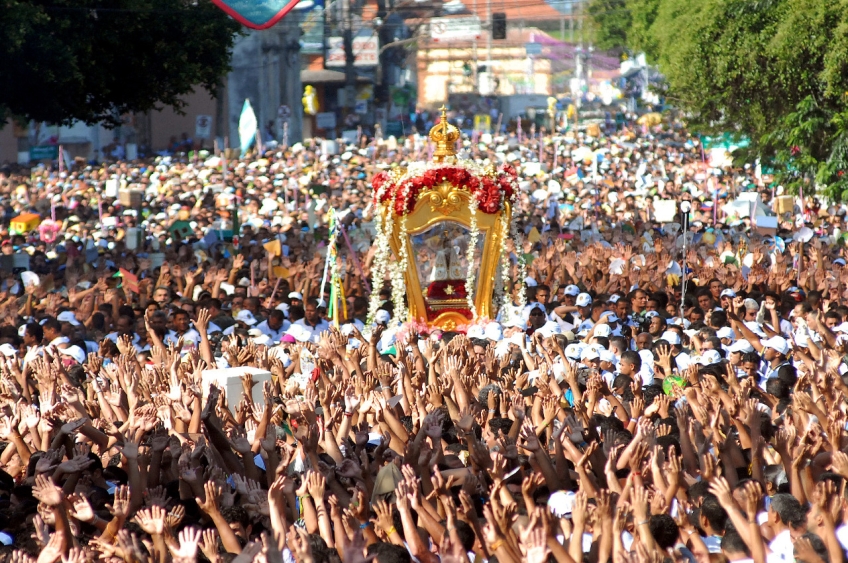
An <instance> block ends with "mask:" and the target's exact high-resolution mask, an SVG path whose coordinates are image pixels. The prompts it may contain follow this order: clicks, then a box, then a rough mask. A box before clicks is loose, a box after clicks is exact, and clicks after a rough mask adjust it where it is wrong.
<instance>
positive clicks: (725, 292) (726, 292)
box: [719, 288, 736, 297]
mask: <svg viewBox="0 0 848 563" xmlns="http://www.w3.org/2000/svg"><path fill="white" fill-rule="evenodd" d="M719 297H736V292H735V291H733V290H732V289H730V288H727V289H724V290H722V292H721V295H719Z"/></svg>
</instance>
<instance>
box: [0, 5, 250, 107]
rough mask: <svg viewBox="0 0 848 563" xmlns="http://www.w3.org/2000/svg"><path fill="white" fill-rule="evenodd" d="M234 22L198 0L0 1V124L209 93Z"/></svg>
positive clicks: (225, 62) (222, 69) (223, 67)
mask: <svg viewBox="0 0 848 563" xmlns="http://www.w3.org/2000/svg"><path fill="white" fill-rule="evenodd" d="M239 28H240V26H239V25H238V24H237V23H236V22H234V21H233V20H232V19H230V18H229V16H227V15H226V14H224V13H223V12H222V11H221V10H219V9H218V8H216V7H215V6H213V5H212V3H211V2H209V1H208V0H198V1H197V2H192V1H190V0H3V1H2V3H0V37H2V38H3V41H2V42H0V84H2V85H3V87H2V88H0V122H2V121H3V120H4V119H5V118H7V117H9V116H18V117H24V118H27V119H34V120H36V121H47V122H51V123H68V122H70V121H73V120H77V119H78V120H82V121H85V122H88V123H94V122H97V121H107V122H111V123H114V122H115V120H116V119H117V118H118V116H120V114H122V113H127V112H135V111H147V110H152V109H158V108H161V107H163V106H173V107H174V108H175V109H177V110H179V109H180V108H182V107H184V105H185V104H184V102H183V101H182V99H181V98H182V96H184V95H186V94H188V93H190V92H191V91H192V90H193V88H194V87H195V86H197V85H200V86H203V87H205V88H206V89H207V90H209V91H210V92H213V91H214V88H215V86H216V84H217V82H218V80H219V79H220V77H221V76H223V75H224V74H226V72H227V71H228V70H229V60H230V50H231V48H232V45H233V41H234V37H235V34H236V33H237V32H238V30H239Z"/></svg>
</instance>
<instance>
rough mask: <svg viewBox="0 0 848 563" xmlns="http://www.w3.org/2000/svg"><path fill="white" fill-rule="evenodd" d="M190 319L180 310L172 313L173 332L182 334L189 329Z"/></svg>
mask: <svg viewBox="0 0 848 563" xmlns="http://www.w3.org/2000/svg"><path fill="white" fill-rule="evenodd" d="M189 323H190V319H189V316H188V313H186V312H185V311H183V310H182V309H177V310H176V311H174V330H176V331H177V332H178V333H180V334H182V333H184V332H186V331H187V330H188V328H189Z"/></svg>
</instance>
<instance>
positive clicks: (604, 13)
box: [586, 0, 633, 49]
mask: <svg viewBox="0 0 848 563" xmlns="http://www.w3.org/2000/svg"><path fill="white" fill-rule="evenodd" d="M586 9H587V11H588V12H589V16H591V18H592V22H593V23H594V26H593V27H594V37H593V38H594V40H595V42H596V44H597V46H598V48H599V49H621V48H625V47H628V46H629V44H628V41H627V32H628V31H629V30H630V27H631V26H632V25H633V21H632V19H631V17H630V10H629V9H628V7H627V0H591V1H590V2H589V5H588V6H587V8H586Z"/></svg>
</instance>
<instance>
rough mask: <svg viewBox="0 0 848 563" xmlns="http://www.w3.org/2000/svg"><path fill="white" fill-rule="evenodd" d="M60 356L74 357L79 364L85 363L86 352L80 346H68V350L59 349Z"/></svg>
mask: <svg viewBox="0 0 848 563" xmlns="http://www.w3.org/2000/svg"><path fill="white" fill-rule="evenodd" d="M57 350H59V353H60V354H65V355H66V356H70V357H72V358H73V359H74V360H76V362H77V363H78V364H84V363H85V352H83V350H82V348H80V347H79V346H68V347H67V348H57Z"/></svg>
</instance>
